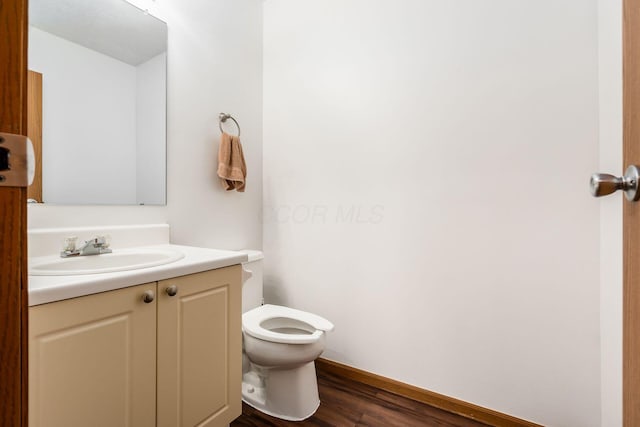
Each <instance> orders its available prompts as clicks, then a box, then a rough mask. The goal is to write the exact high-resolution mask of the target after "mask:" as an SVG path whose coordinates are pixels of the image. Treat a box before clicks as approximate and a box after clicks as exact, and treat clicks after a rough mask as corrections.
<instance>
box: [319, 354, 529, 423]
mask: <svg viewBox="0 0 640 427" xmlns="http://www.w3.org/2000/svg"><path fill="white" fill-rule="evenodd" d="M316 365H317V367H318V369H321V370H322V371H323V372H328V373H331V374H334V375H336V376H338V377H343V378H348V379H350V380H353V381H357V382H360V383H363V384H367V385H370V386H372V387H376V388H379V389H381V390H384V391H388V392H389V393H394V394H397V395H399V396H402V397H406V398H408V399H412V400H416V401H418V402H422V403H425V404H427V405H430V406H434V407H436V408H439V409H442V410H444V411H447V412H451V413H453V414H456V415H460V416H462V417H465V418H470V419H472V420H475V421H479V422H482V423H485V424H489V425H491V426H499V427H541V426H540V425H539V424H535V423H532V422H530V421H525V420H521V419H519V418H516V417H512V416H511V415H506V414H503V413H500V412H497V411H494V410H491V409H487V408H483V407H482V406H478V405H474V404H472V403H468V402H464V401H462V400H458V399H454V398H453V397H449V396H445V395H443V394H439V393H435V392H433V391H429V390H425V389H422V388H419V387H416V386H412V385H409V384H405V383H401V382H400V381H396V380H392V379H390V378H386V377H383V376H380V375H376V374H372V373H370V372H367V371H363V370H360V369H357V368H354V367H351V366H348V365H343V364H342V363H338V362H334V361H332V360H327V359H322V358H320V359H317V360H316Z"/></svg>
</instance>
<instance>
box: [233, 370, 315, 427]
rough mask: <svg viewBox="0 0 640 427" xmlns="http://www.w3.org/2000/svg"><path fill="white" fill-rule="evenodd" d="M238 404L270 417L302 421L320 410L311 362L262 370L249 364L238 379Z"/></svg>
mask: <svg viewBox="0 0 640 427" xmlns="http://www.w3.org/2000/svg"><path fill="white" fill-rule="evenodd" d="M242 400H243V402H245V403H246V404H248V405H249V406H251V407H253V408H255V409H257V410H258V411H260V412H263V413H265V414H267V415H271V416H272V417H276V418H280V419H283V420H287V421H302V420H305V419H307V418H309V417H310V416H312V415H313V414H314V413H315V412H316V411H317V410H318V407H319V406H320V398H319V396H318V381H317V379H316V367H315V363H314V362H309V363H305V364H304V365H302V366H299V367H296V368H287V369H282V368H264V367H260V366H257V365H255V364H253V363H252V364H251V368H250V369H249V371H248V372H245V373H244V374H243V375H242Z"/></svg>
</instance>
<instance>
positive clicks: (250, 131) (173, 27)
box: [168, 0, 262, 249]
mask: <svg viewBox="0 0 640 427" xmlns="http://www.w3.org/2000/svg"><path fill="white" fill-rule="evenodd" d="M170 16H171V21H170V24H169V64H170V66H169V71H168V73H169V79H170V80H171V81H172V82H174V81H178V82H179V83H175V84H174V85H170V88H169V98H168V105H169V133H168V134H169V141H170V143H169V151H168V168H169V182H168V190H169V205H168V206H169V222H170V223H171V227H172V228H171V233H172V234H171V238H172V241H174V242H176V243H182V244H190V245H196V246H205V247H211V246H213V247H218V248H227V249H241V248H243V247H249V248H261V247H262V1H261V0H242V1H227V0H216V1H211V0H191V1H188V2H178V1H176V2H175V3H173V4H172V9H171V15H170ZM220 112H226V113H230V114H232V115H233V116H234V117H235V118H236V119H237V120H238V121H239V123H240V126H241V127H242V144H243V148H244V154H245V158H246V161H247V169H248V173H247V187H246V192H245V193H237V192H235V191H234V192H225V191H224V190H223V188H222V186H221V184H220V182H219V181H218V178H217V175H216V170H217V156H218V142H219V139H220V131H219V129H218V114H219V113H220ZM228 130H229V131H231V132H235V129H234V128H233V127H229V128H228Z"/></svg>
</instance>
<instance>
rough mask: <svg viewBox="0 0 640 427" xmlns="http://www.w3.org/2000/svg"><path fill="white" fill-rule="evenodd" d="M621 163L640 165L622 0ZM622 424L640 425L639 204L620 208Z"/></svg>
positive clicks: (633, 17) (633, 18)
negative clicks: (621, 228)
mask: <svg viewBox="0 0 640 427" xmlns="http://www.w3.org/2000/svg"><path fill="white" fill-rule="evenodd" d="M622 4H623V6H622V7H623V9H622V13H623V22H622V33H623V36H622V56H623V61H622V63H623V73H622V74H623V77H622V80H623V89H622V99H623V101H622V104H623V107H622V111H623V113H622V115H623V162H624V163H623V164H624V165H625V167H626V165H632V164H635V165H639V164H640V53H639V52H640V0H623V3H622ZM622 218H623V326H622V330H623V332H622V337H623V338H622V341H623V344H622V347H623V349H622V389H623V391H622V394H623V397H622V407H623V425H624V426H625V427H634V426H639V425H640V286H639V283H638V282H639V281H640V262H639V261H640V203H627V202H626V201H625V202H624V207H623V215H622Z"/></svg>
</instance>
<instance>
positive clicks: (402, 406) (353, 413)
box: [231, 369, 486, 427]
mask: <svg viewBox="0 0 640 427" xmlns="http://www.w3.org/2000/svg"><path fill="white" fill-rule="evenodd" d="M318 389H319V392H320V401H321V403H320V408H319V409H318V411H317V412H316V413H315V414H314V415H313V416H312V417H311V418H308V419H306V420H305V421H302V422H291V421H284V420H280V419H277V418H273V417H270V416H268V415H265V414H263V413H261V412H259V411H257V410H255V409H253V408H252V407H250V406H248V405H247V404H245V403H243V404H242V405H243V406H242V415H241V416H240V417H239V418H238V419H236V420H235V421H234V422H233V423H231V427H285V426H322V427H355V426H358V427H360V426H370V427H396V426H397V427H413V426H416V427H417V426H434V427H476V426H486V424H482V423H479V422H477V421H473V420H469V419H467V418H463V417H460V416H458V415H454V414H451V413H449V412H445V411H442V410H440V409H437V408H434V407H432V406H429V405H425V404H423V403H420V402H416V401H414V400H411V399H407V398H404V397H401V396H398V395H395V394H392V393H388V392H386V391H383V390H380V389H377V388H375V387H371V386H368V385H366V384H362V383H359V382H355V381H351V380H348V379H344V378H341V377H337V376H335V375H333V374H331V373H329V372H323V371H322V370H321V369H318Z"/></svg>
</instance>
